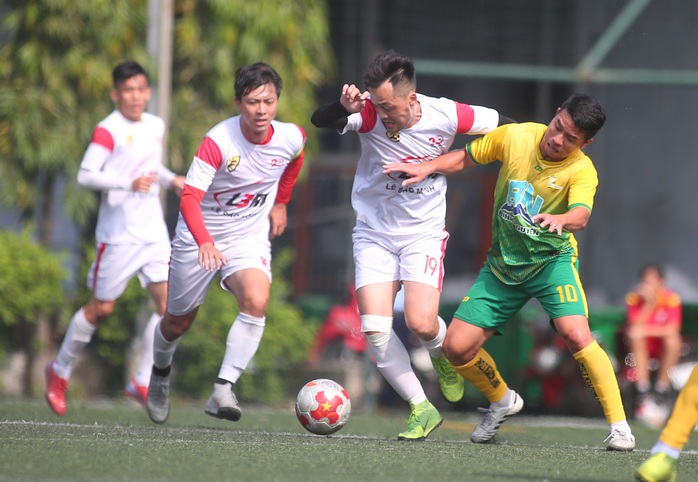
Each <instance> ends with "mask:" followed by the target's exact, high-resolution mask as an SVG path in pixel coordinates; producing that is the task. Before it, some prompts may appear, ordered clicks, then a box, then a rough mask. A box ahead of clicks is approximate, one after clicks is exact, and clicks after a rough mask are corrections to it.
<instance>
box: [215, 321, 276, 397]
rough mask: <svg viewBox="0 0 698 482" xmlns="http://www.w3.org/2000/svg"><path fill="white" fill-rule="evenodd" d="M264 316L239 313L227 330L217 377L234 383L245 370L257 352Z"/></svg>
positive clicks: (262, 330)
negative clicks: (223, 352)
mask: <svg viewBox="0 0 698 482" xmlns="http://www.w3.org/2000/svg"><path fill="white" fill-rule="evenodd" d="M265 320H266V318H265V317H262V318H258V317H255V316H251V315H248V314H247V313H240V314H239V315H238V316H237V318H235V321H234V322H233V326H231V327H230V331H229V332H228V339H227V341H226V342H225V356H224V357H223V363H221V369H220V371H219V372H218V378H222V379H223V380H228V381H229V382H230V383H235V382H237V381H238V378H240V375H242V372H244V371H245V368H247V365H248V364H249V363H250V360H252V358H253V357H254V354H255V353H257V348H259V343H260V342H261V341H262V334H263V333H264V324H265Z"/></svg>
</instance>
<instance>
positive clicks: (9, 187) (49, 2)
mask: <svg viewBox="0 0 698 482" xmlns="http://www.w3.org/2000/svg"><path fill="white" fill-rule="evenodd" d="M4 3H5V8H6V10H5V12H4V16H3V18H2V20H3V23H2V28H3V31H4V34H5V35H6V39H5V41H4V42H3V43H2V45H0V85H2V86H3V88H2V89H0V202H1V203H3V204H5V205H8V206H11V207H17V208H19V209H20V210H21V211H22V213H23V214H24V216H25V218H31V217H32V216H33V215H34V213H35V212H36V209H35V208H36V206H37V205H41V203H42V200H43V197H44V196H46V195H48V194H47V193H51V192H53V190H52V189H51V187H50V186H46V185H45V184H42V181H44V182H55V179H57V178H58V177H59V176H62V175H65V176H67V179H68V181H69V183H68V184H69V185H68V189H66V190H65V198H64V204H65V207H66V209H67V211H68V212H69V213H71V214H72V215H73V216H74V217H75V218H76V219H77V220H79V221H85V220H86V219H87V216H88V215H89V214H90V213H91V212H93V211H94V208H95V207H96V202H95V198H94V196H91V195H90V194H91V193H90V192H89V191H85V190H81V189H76V181H75V174H76V172H77V168H78V165H79V163H80V159H81V158H82V153H83V151H84V149H85V146H86V145H87V142H88V141H89V139H90V133H91V132H92V129H93V128H94V125H95V123H96V122H97V121H98V120H99V119H100V118H102V117H104V116H105V115H106V114H108V113H109V112H110V111H111V110H112V109H113V105H112V104H111V100H110V99H109V91H110V90H111V87H112V85H111V82H112V81H111V70H112V68H113V67H114V65H116V64H117V63H118V62H121V61H123V60H124V59H126V58H135V59H137V60H139V61H142V62H143V63H144V64H145V65H149V59H148V56H147V54H146V52H145V49H144V47H143V44H144V42H143V40H144V36H145V28H146V15H145V14H146V8H145V7H146V4H147V2H146V0H117V1H111V0H91V1H73V0H19V1H17V0H15V1H6V2H4ZM47 179H48V181H46V180H47ZM49 201H51V200H50V199H49ZM45 216H47V217H48V216H50V213H47V214H45ZM36 225H37V226H40V227H43V226H44V224H43V223H42V222H37V223H36ZM42 239H43V238H42Z"/></svg>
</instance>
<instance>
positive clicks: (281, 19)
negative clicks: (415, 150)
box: [169, 0, 334, 169]
mask: <svg viewBox="0 0 698 482" xmlns="http://www.w3.org/2000/svg"><path fill="white" fill-rule="evenodd" d="M174 29H175V33H174V53H173V76H172V83H173V86H172V90H173V99H172V114H171V116H172V117H171V124H170V139H169V146H170V149H171V151H170V163H171V166H174V167H175V168H179V169H186V167H187V166H188V165H189V163H190V162H191V159H192V157H193V155H194V153H195V152H196V149H197V147H198V145H199V142H200V141H201V139H202V138H203V136H204V135H205V134H206V132H207V131H208V130H209V129H210V128H211V127H213V126H214V125H215V124H216V123H218V122H219V121H221V120H223V119H225V118H227V117H230V116H231V115H235V114H236V112H235V104H234V98H235V85H234V74H235V70H236V69H238V68H239V67H242V66H244V65H247V64H250V63H254V62H260V61H262V62H266V63H268V64H269V65H271V66H272V67H274V68H275V69H276V70H277V72H278V73H279V75H281V78H282V79H283V82H284V85H283V90H282V94H281V99H280V101H279V112H278V118H279V119H280V120H284V121H287V122H295V123H297V124H299V125H300V126H302V127H304V128H305V131H306V134H307V135H308V148H309V149H310V151H312V150H314V149H315V147H316V146H315V144H316V134H315V129H314V128H313V129H311V128H310V127H311V124H310V116H311V114H312V112H313V110H314V109H315V108H316V107H317V105H316V100H315V92H316V89H317V88H318V87H319V86H320V85H321V84H323V83H324V82H326V81H327V80H328V78H330V77H331V76H332V75H333V72H334V60H333V59H334V57H333V54H332V49H331V47H330V43H329V30H328V20H327V6H326V4H325V1H324V0H264V1H259V2H250V1H249V0H186V1H184V0H178V1H176V2H175V22H174ZM306 159H308V157H306Z"/></svg>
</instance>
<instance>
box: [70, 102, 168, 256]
mask: <svg viewBox="0 0 698 482" xmlns="http://www.w3.org/2000/svg"><path fill="white" fill-rule="evenodd" d="M164 132H165V123H164V122H163V121H162V119H160V118H159V117H157V116H154V115H152V114H148V113H144V114H143V116H142V118H141V120H140V121H139V122H134V121H131V120H129V119H127V118H126V117H124V116H123V115H122V114H121V113H120V112H119V111H118V110H115V111H114V112H112V113H111V114H109V115H108V116H107V117H106V118H105V119H104V120H102V121H101V122H100V123H99V124H97V127H96V128H95V130H94V131H93V133H92V140H91V141H90V145H89V146H88V148H87V150H86V151H85V155H84V156H83V159H82V161H81V163H80V172H81V174H83V176H82V177H81V175H80V174H79V175H78V180H79V181H81V180H82V182H81V185H83V186H86V187H90V188H93V189H99V190H101V191H102V194H101V202H100V205H99V214H98V218H97V230H96V238H97V242H98V243H106V244H142V243H156V242H162V241H168V239H169V233H168V231H167V226H166V224H165V220H164V218H163V212H162V204H161V202H160V184H159V183H158V182H154V183H153V184H152V186H151V188H150V191H149V192H134V191H132V190H131V184H132V183H133V180H134V179H136V178H138V177H141V176H144V175H155V176H160V178H161V181H162V177H163V175H167V177H168V179H166V181H167V182H169V181H170V180H171V177H170V175H171V174H172V173H171V172H170V171H169V170H167V169H166V168H164V166H163V165H162V139H163V135H164ZM172 177H173V176H172ZM86 178H89V179H90V182H89V183H88V182H85V181H84V179H86Z"/></svg>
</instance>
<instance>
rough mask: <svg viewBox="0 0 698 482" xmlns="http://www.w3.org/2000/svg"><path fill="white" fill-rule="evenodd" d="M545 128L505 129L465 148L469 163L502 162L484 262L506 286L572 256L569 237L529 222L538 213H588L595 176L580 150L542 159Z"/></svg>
mask: <svg viewBox="0 0 698 482" xmlns="http://www.w3.org/2000/svg"><path fill="white" fill-rule="evenodd" d="M546 128H547V126H545V125H544V124H536V123H522V124H506V125H503V126H500V127H498V128H497V129H495V130H494V131H492V132H490V133H489V134H487V135H485V136H483V137H481V138H479V139H477V140H475V141H473V142H471V143H470V144H468V145H467V146H466V149H467V152H468V154H469V156H470V158H471V159H472V160H473V162H475V163H477V164H489V163H491V162H494V161H501V163H502V167H501V169H500V171H499V176H498V178H497V184H496V187H495V190H494V210H493V213H492V246H491V247H490V249H489V251H488V252H487V262H488V263H489V265H490V267H491V269H492V271H493V272H494V274H495V275H496V276H497V278H499V279H500V280H501V281H502V282H504V283H507V284H519V283H522V282H524V281H526V280H528V279H530V278H531V277H533V276H534V275H535V274H537V273H538V272H539V271H540V270H541V269H542V268H543V266H545V264H546V263H547V262H548V261H549V260H550V259H551V258H552V257H554V256H558V255H560V254H567V255H571V256H573V257H576V256H577V241H576V240H575V238H574V236H573V235H572V233H570V232H567V231H563V232H562V236H558V234H557V233H556V232H553V233H549V232H548V229H547V227H546V228H544V229H541V228H540V227H539V226H538V225H537V224H535V223H534V222H533V219H532V218H533V216H534V215H536V214H538V213H550V214H564V213H566V212H567V211H569V210H570V209H572V208H575V207H578V206H583V207H585V208H586V209H588V210H589V211H591V209H592V207H593V204H594V194H595V193H596V186H597V185H598V182H599V181H598V176H597V173H596V169H595V168H594V164H593V163H592V162H591V159H589V157H587V156H586V154H584V152H583V151H581V150H579V151H577V152H575V153H574V154H572V155H570V156H569V157H567V158H566V159H564V160H562V161H558V162H550V161H546V160H544V159H543V158H542V157H541V153H540V147H539V146H540V142H541V140H542V139H543V134H544V133H545V130H546Z"/></svg>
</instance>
